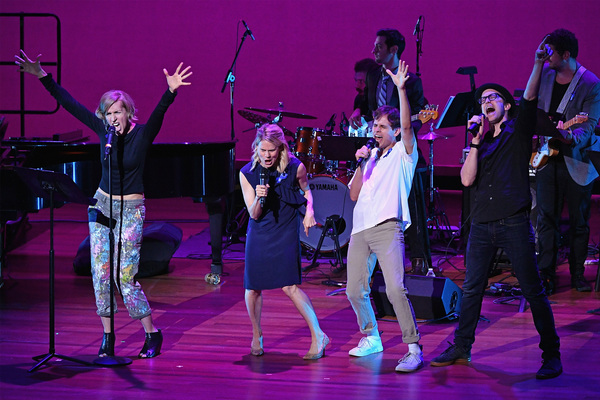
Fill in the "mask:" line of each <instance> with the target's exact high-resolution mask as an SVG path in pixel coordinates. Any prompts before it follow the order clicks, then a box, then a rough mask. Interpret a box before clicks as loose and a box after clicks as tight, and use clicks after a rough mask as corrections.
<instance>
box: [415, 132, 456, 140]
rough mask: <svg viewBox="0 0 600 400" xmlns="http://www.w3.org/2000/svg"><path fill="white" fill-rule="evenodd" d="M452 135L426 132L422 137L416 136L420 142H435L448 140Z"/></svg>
mask: <svg viewBox="0 0 600 400" xmlns="http://www.w3.org/2000/svg"><path fill="white" fill-rule="evenodd" d="M452 136H453V135H440V134H438V133H435V132H427V133H425V134H423V135H419V136H417V139H421V140H437V139H448V138H451V137H452Z"/></svg>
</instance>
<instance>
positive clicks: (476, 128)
mask: <svg viewBox="0 0 600 400" xmlns="http://www.w3.org/2000/svg"><path fill="white" fill-rule="evenodd" d="M479 116H480V117H481V123H483V118H484V117H485V115H483V114H479ZM480 126H481V124H478V123H476V122H473V123H472V124H471V125H469V127H468V128H467V130H468V131H469V132H470V133H471V135H473V136H477V134H478V133H479V127H480Z"/></svg>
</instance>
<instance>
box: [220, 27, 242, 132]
mask: <svg viewBox="0 0 600 400" xmlns="http://www.w3.org/2000/svg"><path fill="white" fill-rule="evenodd" d="M246 36H248V30H247V29H246V30H245V31H244V35H243V36H242V40H241V42H240V45H239V46H238V48H237V50H236V51H235V57H234V58H233V62H232V63H231V67H230V68H229V70H228V71H227V76H226V77H225V81H224V82H223V87H222V88H221V93H223V92H224V91H225V86H227V84H228V83H229V103H230V105H231V109H230V113H229V114H230V118H231V140H234V139H235V130H234V129H233V115H234V113H233V93H234V90H235V75H233V69H234V68H235V63H236V61H237V58H238V55H239V54H240V50H242V46H243V45H244V41H245V40H246Z"/></svg>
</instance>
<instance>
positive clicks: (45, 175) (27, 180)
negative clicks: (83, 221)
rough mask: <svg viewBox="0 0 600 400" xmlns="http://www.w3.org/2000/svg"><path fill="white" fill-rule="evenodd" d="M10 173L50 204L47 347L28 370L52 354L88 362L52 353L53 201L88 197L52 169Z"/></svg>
mask: <svg viewBox="0 0 600 400" xmlns="http://www.w3.org/2000/svg"><path fill="white" fill-rule="evenodd" d="M14 173H15V174H16V175H17V176H18V177H19V179H21V181H23V183H24V184H25V186H26V187H27V188H28V189H29V191H30V192H31V193H33V195H34V196H36V197H41V198H43V199H45V200H48V201H49V204H50V250H49V253H48V259H49V270H50V272H49V307H48V309H49V349H48V352H47V353H45V354H42V355H39V356H35V357H33V359H34V360H35V361H38V363H37V364H36V365H34V366H33V367H32V368H31V369H29V372H34V371H36V370H37V369H39V368H41V367H42V365H44V364H46V363H47V362H48V361H50V359H52V358H53V357H56V358H59V359H63V360H67V361H72V362H75V363H79V364H84V365H92V364H90V363H89V362H87V361H83V360H78V359H76V358H73V357H68V356H65V355H62V354H57V353H56V347H55V337H56V332H55V318H54V310H55V308H54V300H55V296H54V202H55V201H57V202H71V203H78V204H87V205H90V203H91V202H90V199H89V198H87V197H86V196H85V195H84V194H83V192H82V191H81V189H79V187H78V186H77V185H76V184H75V182H73V181H72V180H71V179H70V178H69V177H68V176H67V175H65V174H60V173H57V172H52V171H44V170H37V169H30V168H20V167H14Z"/></svg>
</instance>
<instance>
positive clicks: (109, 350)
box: [98, 332, 115, 357]
mask: <svg viewBox="0 0 600 400" xmlns="http://www.w3.org/2000/svg"><path fill="white" fill-rule="evenodd" d="M114 355H115V334H114V333H113V332H111V333H104V335H103V336H102V344H101V345H100V350H98V357H114Z"/></svg>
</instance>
